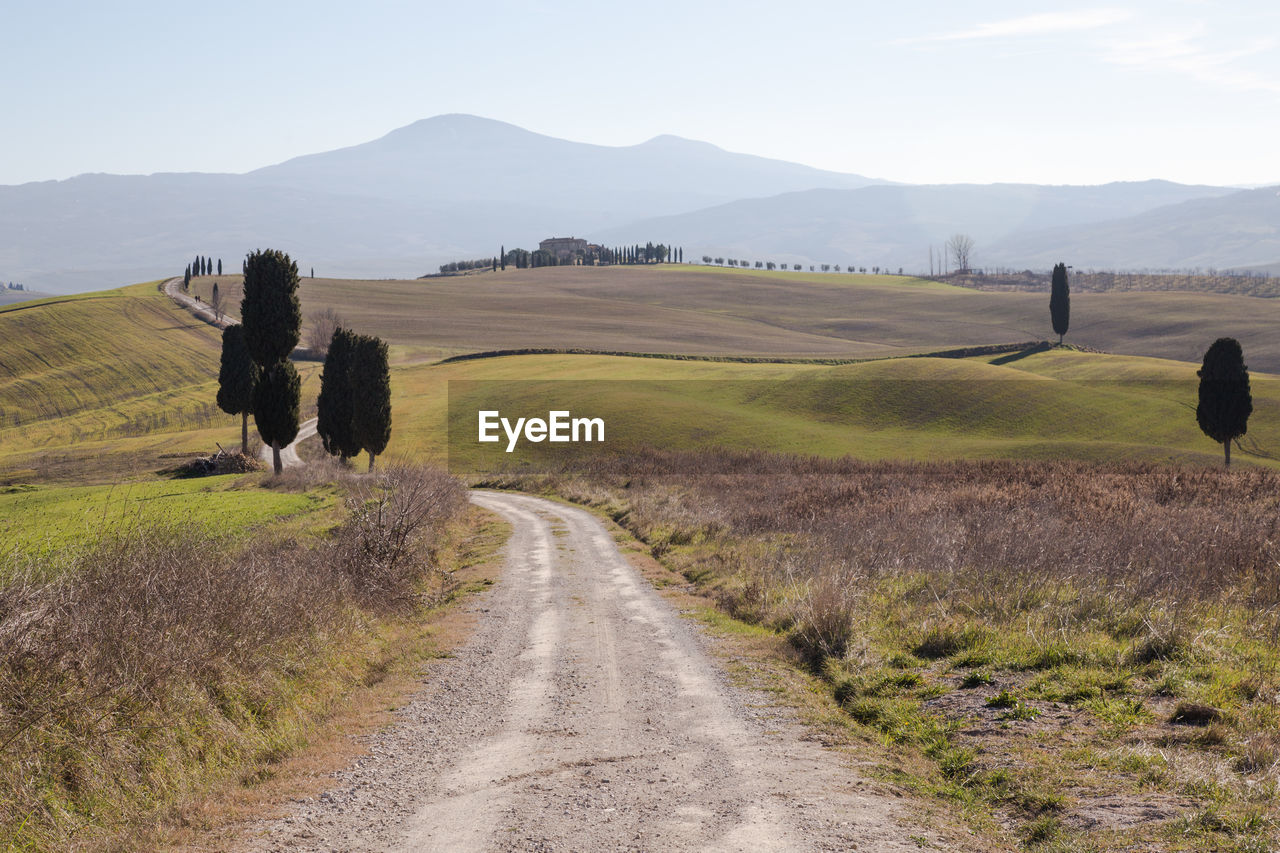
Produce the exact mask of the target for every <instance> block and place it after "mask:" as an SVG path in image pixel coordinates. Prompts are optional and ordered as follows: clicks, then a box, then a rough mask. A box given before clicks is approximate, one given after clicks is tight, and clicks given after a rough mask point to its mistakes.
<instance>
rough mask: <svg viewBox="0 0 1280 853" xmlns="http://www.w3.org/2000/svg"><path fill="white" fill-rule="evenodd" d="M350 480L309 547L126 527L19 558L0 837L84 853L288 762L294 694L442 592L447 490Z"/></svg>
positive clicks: (427, 474)
mask: <svg viewBox="0 0 1280 853" xmlns="http://www.w3.org/2000/svg"><path fill="white" fill-rule="evenodd" d="M363 485H364V488H363V489H361V490H356V491H354V492H353V493H352V495H351V497H350V499H349V503H350V506H351V518H350V520H349V521H348V522H347V523H346V524H344V525H343V526H342V527H341V528H340V529H339V532H338V534H337V535H336V536H335V537H334V538H333V539H332V540H331V541H327V542H323V543H319V544H316V545H314V546H311V547H304V546H303V545H301V544H299V543H297V542H293V541H274V540H270V539H263V540H259V541H255V542H252V543H249V544H248V545H247V546H240V545H237V544H235V543H232V542H229V541H226V540H225V539H217V538H210V537H208V536H207V535H203V534H197V533H192V532H190V531H188V530H182V529H177V528H172V527H151V528H145V527H131V528H129V529H128V530H127V531H125V532H123V533H122V534H121V535H120V536H119V537H115V538H112V537H110V536H108V537H105V538H104V540H103V543H102V544H101V545H99V546H97V547H95V548H93V549H90V550H88V551H86V552H73V553H70V554H65V555H52V556H46V557H40V558H18V557H15V558H14V559H15V560H17V559H24V560H25V561H26V562H24V563H22V564H21V565H15V566H13V567H11V570H10V572H9V574H8V576H9V577H11V578H13V580H11V581H10V582H9V583H8V584H7V585H6V586H4V587H3V588H0V746H2V747H3V749H2V750H0V753H2V754H3V756H4V760H3V762H0V842H5V843H7V844H9V845H12V846H15V847H17V848H19V849H25V848H26V847H28V846H36V847H40V848H46V849H63V850H71V849H83V848H86V847H87V846H89V845H91V844H93V843H95V842H96V841H98V840H101V839H102V838H104V837H106V836H108V835H110V834H111V833H113V832H114V831H116V830H117V829H118V828H119V825H120V824H121V823H123V822H125V821H127V820H129V819H132V818H135V817H136V816H137V815H139V814H141V813H146V812H147V811H149V810H151V809H154V808H155V807H156V806H157V804H163V803H164V802H166V801H168V800H170V799H171V798H172V797H173V796H175V795H176V794H178V793H180V792H181V791H183V790H185V789H186V788H187V787H188V786H189V785H191V784H192V783H193V782H194V781H195V780H198V779H200V778H203V777H205V776H207V775H209V774H214V775H216V774H217V773H219V772H225V770H226V769H227V768H228V767H235V766H239V765H241V764H242V763H244V762H246V761H247V762H253V761H258V760H264V759H266V758H268V757H270V756H272V755H277V754H282V752H285V751H288V749H289V748H291V747H292V745H293V744H294V743H295V742H296V737H297V732H298V731H299V726H300V725H301V723H300V721H301V719H302V718H303V717H305V716H306V715H307V714H309V713H312V712H313V710H309V709H308V708H307V707H306V702H307V701H314V697H309V693H308V689H307V684H308V683H309V682H310V681H312V680H315V681H317V682H322V683H323V682H326V681H327V680H328V679H332V678H334V677H335V676H338V673H336V672H332V671H327V670H328V668H332V669H333V670H341V671H346V670H348V669H349V668H356V669H358V668H359V667H352V662H351V661H344V660H343V657H342V655H343V647H344V644H357V643H358V639H357V638H359V637H360V636H362V634H363V632H364V631H365V630H366V628H365V627H364V626H365V624H366V622H367V620H369V619H370V618H373V617H375V616H376V615H378V614H381V613H391V612H403V611H404V610H405V608H406V607H408V606H410V604H411V603H412V602H413V601H419V602H421V601H426V602H430V601H433V600H437V599H438V598H439V597H440V596H442V595H447V594H448V593H449V592H451V590H452V584H453V580H452V579H451V578H449V577H446V576H443V575H441V574H440V573H439V572H436V571H435V566H436V564H435V563H434V561H433V558H434V554H433V553H432V548H433V547H435V539H436V537H437V534H438V533H439V532H440V531H441V530H443V528H444V526H445V525H447V524H448V523H450V520H451V519H452V518H454V517H455V516H456V515H457V514H458V513H459V512H460V511H461V509H462V507H463V506H464V505H465V491H464V489H463V487H462V486H461V484H460V483H458V482H457V481H456V480H454V479H453V478H451V477H449V476H447V475H446V474H444V473H442V472H432V471H422V470H419V471H412V470H407V469H396V470H389V471H387V472H385V473H383V474H380V475H379V476H378V477H377V478H371V479H369V480H365V481H363ZM317 664H320V669H319V671H317V670H316V666H317ZM340 680H341V678H340V677H338V681H340ZM334 689H335V690H336V689H338V687H337V682H335V685H334Z"/></svg>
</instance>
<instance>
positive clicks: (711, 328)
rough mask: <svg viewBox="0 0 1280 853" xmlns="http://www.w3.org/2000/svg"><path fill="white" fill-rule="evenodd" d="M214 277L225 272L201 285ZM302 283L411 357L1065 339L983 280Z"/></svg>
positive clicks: (1074, 330) (1089, 328) (1136, 339)
mask: <svg viewBox="0 0 1280 853" xmlns="http://www.w3.org/2000/svg"><path fill="white" fill-rule="evenodd" d="M237 279H238V277H234V276H224V277H223V278H221V279H219V282H220V287H222V288H227V292H228V293H234V292H236V289H237V288H238V286H239V285H238V280H237ZM211 287H212V279H198V280H196V282H195V283H194V284H193V288H194V289H196V290H199V289H201V288H205V289H207V288H211ZM301 295H302V301H303V306H304V309H305V311H307V312H308V313H310V312H313V311H317V310H320V309H323V308H333V309H334V310H336V311H338V312H339V313H341V314H342V316H344V317H346V318H347V319H349V320H350V321H351V324H352V326H353V328H355V329H356V330H357V331H360V332H363V333H366V334H377V335H378V336H380V337H382V338H384V339H386V340H388V341H390V342H391V344H392V345H393V346H395V347H396V348H397V350H396V357H397V358H398V359H399V360H400V361H401V362H402V363H403V362H404V361H409V360H423V359H429V358H434V357H437V356H440V355H452V354H456V353H460V352H477V351H486V350H501V349H519V348H527V347H552V348H557V349H565V348H583V349H591V350H598V351H625V352H646V353H675V354H685V355H730V356H783V357H808V358H866V357H879V356H887V355H903V354H908V353H920V352H932V351H937V350H945V349H951V348H955V347H962V346H972V345H983V344H1003V343H1008V342H1010V341H1025V340H1042V339H1046V338H1049V337H1051V331H1050V324H1049V303H1048V299H1049V297H1048V291H1047V289H1046V290H1044V291H1040V292H1001V293H994V292H980V291H976V290H973V289H969V288H965V287H955V286H950V285H946V284H939V283H935V282H929V281H923V280H920V279H913V278H911V277H909V276H861V275H845V274H841V275H834V274H831V275H823V274H809V273H779V272H755V271H746V270H726V269H716V268H710V267H693V266H674V267H672V266H666V265H655V266H653V267H546V268H542V269H529V270H515V269H508V270H506V271H505V272H497V273H485V274H482V275H476V276H468V277H464V278H456V279H453V278H447V279H429V280H426V281H356V280H337V279H314V280H313V279H305V280H304V281H303V283H302V289H301ZM235 299H238V296H235V297H233V299H232V301H233V302H234V300H235ZM1278 322H1280V301H1277V300H1272V299H1256V298H1251V297H1249V296H1242V295H1236V294H1231V293H1190V292H1172V291H1137V290H1134V291H1129V292H1123V291H1116V292H1105V293H1084V292H1081V293H1079V294H1077V295H1076V298H1075V299H1073V300H1072V305H1071V331H1070V332H1069V333H1068V335H1067V341H1068V342H1070V343H1075V344H1082V345H1086V346H1090V347H1095V348H1097V349H1101V350H1105V351H1107V352H1115V353H1121V354H1125V355H1144V356H1155V357H1159V358H1171V359H1175V360H1179V361H1189V362H1199V361H1200V359H1201V357H1202V356H1203V354H1204V350H1205V347H1207V346H1208V345H1209V343H1211V342H1212V341H1213V340H1214V339H1216V338H1218V337H1220V336H1221V335H1222V334H1224V333H1229V334H1231V335H1232V336H1233V337H1235V338H1237V339H1239V340H1240V341H1241V343H1242V344H1243V345H1244V348H1245V353H1246V356H1247V359H1248V363H1249V366H1250V368H1252V369H1253V370H1263V371H1271V372H1280V342H1277V339H1276V337H1275V336H1274V335H1273V334H1271V329H1273V328H1275V326H1276V325H1277V323H1278ZM1224 330H1226V331H1224Z"/></svg>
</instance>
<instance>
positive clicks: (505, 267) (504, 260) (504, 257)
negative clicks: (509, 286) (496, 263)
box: [499, 246, 507, 272]
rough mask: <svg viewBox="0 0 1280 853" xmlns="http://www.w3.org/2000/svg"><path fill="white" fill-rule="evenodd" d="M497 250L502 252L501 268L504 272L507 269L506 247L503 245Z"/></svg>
mask: <svg viewBox="0 0 1280 853" xmlns="http://www.w3.org/2000/svg"><path fill="white" fill-rule="evenodd" d="M499 251H500V252H501V254H502V269H503V271H504V272H505V271H506V269H507V247H506V246H503V247H502V248H501V249H500V250H499Z"/></svg>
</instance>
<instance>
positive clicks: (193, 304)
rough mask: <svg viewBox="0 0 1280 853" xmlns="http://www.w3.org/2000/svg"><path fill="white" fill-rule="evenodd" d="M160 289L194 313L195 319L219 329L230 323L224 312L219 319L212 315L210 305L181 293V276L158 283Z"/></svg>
mask: <svg viewBox="0 0 1280 853" xmlns="http://www.w3.org/2000/svg"><path fill="white" fill-rule="evenodd" d="M160 289H161V290H162V291H163V292H164V295H165V296H168V297H169V298H170V299H172V300H173V301H174V302H176V303H178V304H179V305H181V306H182V307H183V308H186V309H187V310H188V311H190V312H191V313H192V314H194V315H195V316H196V319H198V320H204V321H205V322H206V323H209V324H210V325H213V326H217V327H218V328H219V329H225V328H226V327H227V326H230V325H231V320H230V319H229V318H228V317H227V315H226V314H223V315H222V319H221V320H219V319H218V318H217V317H216V316H215V315H214V313H213V308H212V307H211V306H209V305H206V304H205V303H203V302H201V301H200V300H199V299H196V298H195V297H194V296H189V295H188V294H186V293H183V292H182V279H181V277H179V278H171V279H167V280H166V281H165V282H164V284H162V285H160Z"/></svg>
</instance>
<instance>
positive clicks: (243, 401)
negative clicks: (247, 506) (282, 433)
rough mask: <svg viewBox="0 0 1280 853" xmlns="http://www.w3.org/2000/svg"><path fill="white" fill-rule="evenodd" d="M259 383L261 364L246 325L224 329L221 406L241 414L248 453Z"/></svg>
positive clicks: (243, 442)
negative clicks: (248, 341)
mask: <svg viewBox="0 0 1280 853" xmlns="http://www.w3.org/2000/svg"><path fill="white" fill-rule="evenodd" d="M257 384H258V365H257V363H256V362H254V360H253V356H251V355H249V348H248V347H247V346H245V342H244V326H241V325H240V324H238V323H237V324H236V325H234V326H227V328H225V329H223V330H222V362H221V364H220V365H219V367H218V408H219V409H222V411H224V412H226V413H227V414H228V415H240V452H241V453H248V452H249V412H250V411H252V410H253V389H254V388H255V387H256V386H257Z"/></svg>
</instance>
